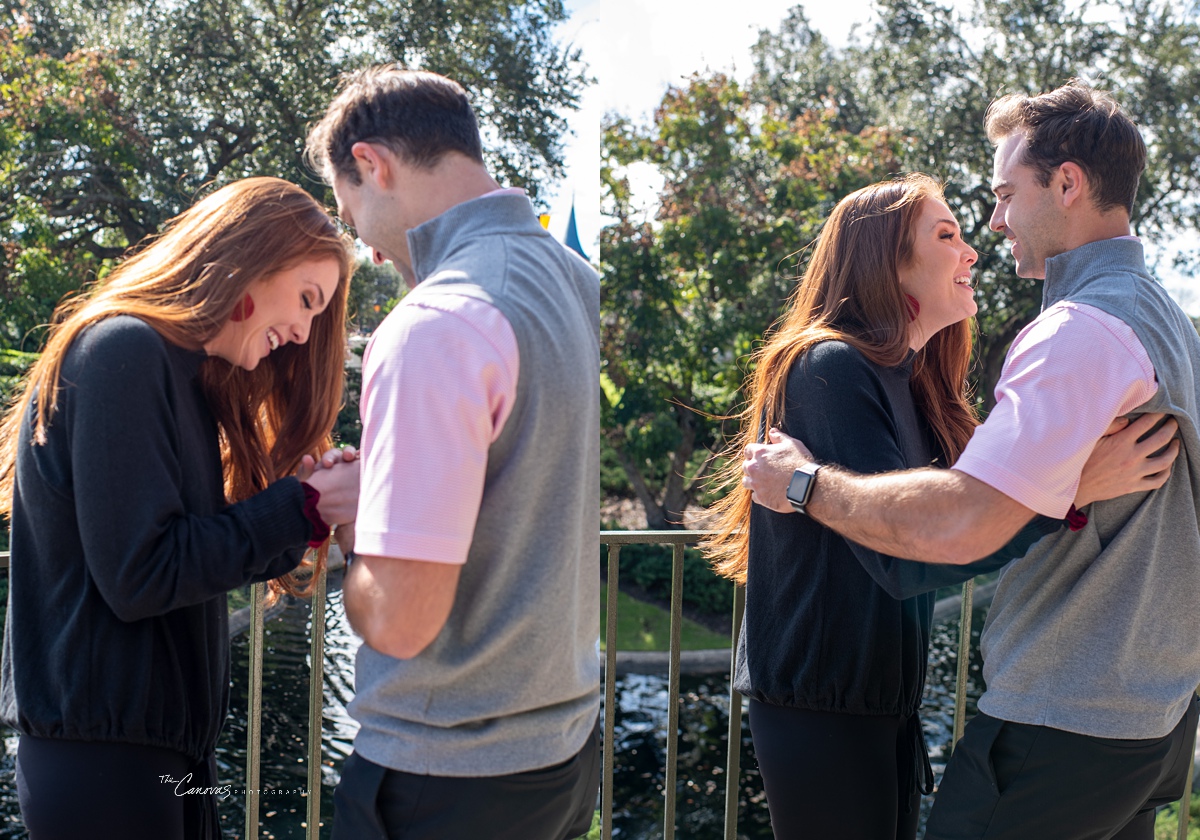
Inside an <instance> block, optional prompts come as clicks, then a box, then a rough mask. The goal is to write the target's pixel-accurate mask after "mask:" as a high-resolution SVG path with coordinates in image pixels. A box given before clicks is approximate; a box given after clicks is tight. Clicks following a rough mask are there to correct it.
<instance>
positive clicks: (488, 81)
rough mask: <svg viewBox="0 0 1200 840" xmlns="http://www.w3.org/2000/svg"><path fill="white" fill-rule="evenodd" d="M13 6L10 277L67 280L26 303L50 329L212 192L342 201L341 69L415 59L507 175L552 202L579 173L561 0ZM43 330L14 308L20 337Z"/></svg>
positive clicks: (2, 208)
mask: <svg viewBox="0 0 1200 840" xmlns="http://www.w3.org/2000/svg"><path fill="white" fill-rule="evenodd" d="M10 12H11V13H12V14H13V16H12V18H11V19H9V20H5V21H0V27H2V28H0V61H2V62H3V65H0V69H2V70H3V75H2V76H0V114H4V115H15V118H13V119H11V120H10V119H7V118H6V119H4V120H0V166H2V167H3V170H2V173H3V177H2V178H0V242H3V245H4V254H5V262H4V264H3V266H4V267H3V269H2V270H3V271H4V272H5V275H4V277H0V279H4V278H9V279H11V280H12V283H9V284H8V286H6V288H8V287H10V286H11V287H12V288H14V289H16V288H21V289H24V288H29V289H31V290H34V291H38V290H37V289H35V288H34V287H35V286H37V283H39V282H42V280H43V279H46V278H52V280H53V282H50V285H51V286H53V288H52V289H49V290H47V291H46V292H45V293H44V294H33V295H17V294H14V295H13V296H10V298H9V300H10V301H11V300H12V299H13V298H14V297H17V296H24V297H26V298H27V299H28V300H30V301H31V303H30V308H31V309H32V310H33V311H32V312H31V313H29V318H32V319H34V323H39V322H40V321H38V320H37V319H39V318H40V319H42V320H44V319H45V318H46V317H48V315H49V310H48V309H47V308H46V305H45V304H46V301H47V300H51V301H52V300H57V296H58V295H59V294H61V292H62V291H64V290H69V289H73V288H78V286H79V284H80V282H82V280H83V279H85V278H86V277H88V276H92V275H94V274H95V273H96V272H98V271H102V270H103V266H104V265H105V263H106V261H109V260H112V259H113V258H115V257H117V256H119V255H120V254H121V253H123V252H124V251H125V249H126V248H128V247H129V246H131V245H133V244H135V243H137V242H139V241H141V240H142V239H143V238H144V237H145V236H147V235H149V234H152V233H154V232H156V231H158V230H159V229H160V228H161V226H162V224H163V222H164V221H166V220H167V219H168V218H170V217H171V216H173V215H175V214H177V213H179V212H180V211H181V210H183V209H184V208H186V207H187V206H189V205H190V204H192V203H193V201H194V200H195V199H196V197H197V195H198V194H200V193H201V192H202V191H203V190H204V189H206V188H207V187H208V186H209V185H212V184H219V183H224V182H227V181H229V180H232V179H235V178H240V177H245V176H248V175H263V174H268V175H276V176H279V177H282V178H285V179H287V180H290V181H292V182H294V183H297V184H300V185H301V186H304V187H305V188H307V189H309V190H310V191H312V192H313V193H314V194H315V195H317V196H318V197H319V198H323V199H324V200H326V201H327V202H328V201H329V200H330V198H331V196H330V194H329V193H328V192H327V190H326V188H325V186H324V185H323V184H321V183H319V181H318V180H317V179H316V178H315V176H314V174H313V173H311V172H309V171H308V170H307V168H306V167H305V165H304V163H303V160H302V152H303V146H304V138H305V134H306V133H307V127H308V125H310V124H311V123H312V122H313V121H314V120H315V119H316V118H318V117H319V116H320V115H321V113H322V112H323V110H324V107H325V105H326V103H327V102H328V100H329V98H330V97H331V96H332V94H333V91H334V89H335V87H336V85H337V80H338V78H339V76H340V75H341V74H342V73H345V72H347V71H350V70H353V69H356V68H359V67H362V66H366V65H369V64H375V63H380V62H398V63H400V64H402V65H404V66H408V67H419V68H422V69H428V70H433V71H436V72H440V73H444V74H446V75H448V76H451V77H452V78H455V79H457V80H459V81H460V82H462V84H463V85H464V86H465V87H466V88H467V89H468V90H469V91H471V92H472V95H473V101H474V104H475V105H476V108H477V111H478V114H479V117H480V122H481V127H482V129H483V132H484V135H485V148H486V150H487V151H486V155H487V157H488V162H489V164H490V165H491V167H492V168H493V170H494V171H496V172H497V174H498V177H500V178H501V179H503V180H506V181H508V182H510V183H513V184H515V185H520V186H524V187H525V188H526V189H527V190H528V191H529V192H530V194H531V197H533V198H534V199H535V200H536V198H537V194H538V190H539V184H540V183H541V182H542V181H544V179H546V178H547V177H555V176H558V175H561V173H562V147H561V142H560V138H561V136H562V133H563V131H564V130H565V128H566V123H565V118H564V114H565V113H566V112H567V111H568V110H570V109H572V108H575V107H577V106H578V102H579V97H580V94H581V92H582V89H583V86H584V84H585V83H586V81H587V79H586V77H585V75H584V72H583V68H582V66H581V64H580V57H579V51H578V50H577V49H576V48H574V47H572V46H570V45H567V46H563V45H561V44H558V43H556V42H555V41H554V40H553V37H552V30H553V26H554V25H555V24H556V23H558V22H559V21H561V20H563V19H564V17H565V13H564V11H563V7H562V3H561V0H538V2H516V0H405V1H404V2H398V3H381V2H377V1H376V0H280V2H267V0H196V2H187V3H143V2H135V0H21V2H19V5H17V6H16V7H15V9H14V8H12V7H10ZM40 246H45V247H46V248H49V250H50V251H51V252H52V255H51V257H50V262H49V263H47V264H46V265H45V266H44V274H45V276H46V277H45V278H43V275H42V274H40V273H39V272H41V271H42V269H43V267H40V266H39V265H37V264H36V263H37V260H38V258H39V257H38V250H37V249H38V247H40ZM14 272H16V277H15V279H14V278H12V275H13V273H14ZM47 282H49V281H48V280H47ZM14 283H15V284H17V285H16V286H13V285H12V284H14ZM22 283H23V284H25V286H20V284H22ZM50 305H51V306H52V302H51V304H50ZM29 318H26V317H25V316H24V315H23V314H21V315H20V316H18V313H15V312H13V313H10V312H9V311H8V310H7V309H6V310H5V311H4V313H3V319H2V320H4V321H7V322H8V324H0V327H5V328H6V335H5V338H6V339H8V340H9V341H11V340H12V336H13V335H14V334H15V333H19V332H21V331H22V330H27V329H28V326H29V325H28V324H27V321H28V320H29ZM27 349H29V348H28V347H27Z"/></svg>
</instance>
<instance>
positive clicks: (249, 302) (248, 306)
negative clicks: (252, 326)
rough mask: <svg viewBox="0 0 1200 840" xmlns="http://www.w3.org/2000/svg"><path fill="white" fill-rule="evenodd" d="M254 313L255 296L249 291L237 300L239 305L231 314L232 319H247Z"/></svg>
mask: <svg viewBox="0 0 1200 840" xmlns="http://www.w3.org/2000/svg"><path fill="white" fill-rule="evenodd" d="M253 314H254V298H252V297H250V294H249V293H247V294H246V296H245V297H244V298H242V299H241V300H239V301H238V302H237V306H235V307H233V314H231V315H230V316H229V320H230V321H245V320H246V319H247V318H249V317H250V316H251V315H253Z"/></svg>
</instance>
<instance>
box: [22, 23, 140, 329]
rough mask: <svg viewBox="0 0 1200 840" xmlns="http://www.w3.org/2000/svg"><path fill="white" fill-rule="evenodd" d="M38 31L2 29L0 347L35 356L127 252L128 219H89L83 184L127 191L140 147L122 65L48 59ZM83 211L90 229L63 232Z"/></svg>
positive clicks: (99, 58)
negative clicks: (56, 317)
mask: <svg viewBox="0 0 1200 840" xmlns="http://www.w3.org/2000/svg"><path fill="white" fill-rule="evenodd" d="M31 33H32V29H31V27H30V26H28V25H27V24H26V25H21V26H7V27H0V346H3V347H9V348H15V349H18V350H26V351H28V350H36V349H38V347H39V346H40V344H41V339H42V331H41V330H39V329H38V327H39V326H41V325H43V324H45V323H46V322H47V321H48V319H49V317H50V313H51V312H52V311H53V309H54V306H55V305H56V304H57V303H58V301H59V300H60V299H61V298H62V297H63V296H64V295H66V294H68V293H69V292H71V291H74V290H75V289H78V288H80V287H81V286H82V285H83V284H84V283H85V282H87V280H89V279H91V278H92V277H93V276H94V272H95V271H96V269H97V268H98V267H99V259H101V258H103V257H104V256H106V255H108V254H111V253H119V251H120V250H121V249H122V248H123V246H124V244H125V241H124V238H123V234H122V232H121V226H122V218H121V216H120V214H119V212H117V211H116V210H115V209H114V208H113V207H112V205H109V206H107V207H93V208H91V209H89V210H87V211H83V210H82V207H83V206H84V205H85V204H86V203H87V198H86V195H87V194H88V193H89V192H90V191H92V188H86V187H84V186H83V185H84V183H85V182H90V183H91V184H94V185H95V187H94V190H107V191H109V192H110V193H116V192H119V191H121V190H122V188H123V187H122V185H123V184H124V183H126V182H127V181H128V180H130V179H131V178H132V177H133V175H134V171H135V167H136V162H137V157H138V150H139V142H140V138H139V135H138V134H137V132H136V130H135V129H134V127H133V125H132V123H131V121H130V120H129V119H128V118H127V117H126V116H125V115H124V114H123V113H122V112H121V111H120V109H119V107H118V97H117V94H116V93H115V91H114V84H115V81H116V78H117V76H118V72H119V66H118V65H117V63H116V62H114V61H113V60H111V58H109V57H108V56H107V55H105V54H103V53H100V52H95V51H77V52H73V53H70V54H68V55H66V56H65V57H62V58H56V57H53V56H50V55H47V54H45V53H38V52H36V51H35V50H33V49H32V47H31V43H30V38H31ZM93 152H94V154H93ZM49 181H54V182H56V183H57V185H58V186H57V188H56V192H55V193H54V194H53V195H51V194H48V193H47V192H46V191H45V185H46V184H47V183H48V182H49ZM81 212H87V213H88V214H89V222H88V224H87V225H85V226H74V225H64V224H63V222H62V220H63V219H64V218H67V217H70V216H72V215H74V214H79V213H81ZM115 242H120V246H121V247H115V246H114V244H113V243H115Z"/></svg>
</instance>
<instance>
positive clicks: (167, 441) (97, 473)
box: [0, 316, 312, 761]
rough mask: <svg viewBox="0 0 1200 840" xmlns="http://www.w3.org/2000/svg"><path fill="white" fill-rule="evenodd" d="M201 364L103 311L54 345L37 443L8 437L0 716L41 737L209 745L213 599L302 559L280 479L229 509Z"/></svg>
mask: <svg viewBox="0 0 1200 840" xmlns="http://www.w3.org/2000/svg"><path fill="white" fill-rule="evenodd" d="M204 359H205V354H204V353H203V352H202V351H200V352H197V351H189V350H185V349H182V348H179V347H176V346H174V345H171V344H169V343H168V342H166V341H165V340H164V339H163V338H162V336H161V335H159V333H158V332H157V331H155V330H154V329H153V328H151V327H150V326H149V325H147V324H146V323H144V322H143V321H141V320H138V319H136V318H132V317H129V316H119V317H113V318H109V319H106V320H104V321H101V322H100V323H98V324H95V325H93V326H92V327H90V328H88V329H87V330H86V331H85V332H84V333H82V334H81V335H80V336H79V337H78V338H77V339H76V340H75V342H74V343H73V344H72V346H71V347H70V349H69V350H68V351H67V354H66V358H65V361H64V364H63V368H62V378H61V391H60V393H59V404H58V411H57V413H56V414H55V416H54V418H53V421H52V422H51V424H50V427H49V429H48V430H47V440H46V443H45V444H44V445H41V446H31V445H30V439H31V438H30V430H31V418H32V408H31V411H30V413H29V414H27V415H26V421H25V424H24V426H23V427H22V431H21V438H20V453H19V455H18V458H17V476H16V490H15V493H14V498H13V515H12V555H11V557H12V561H11V568H10V571H9V575H10V581H9V596H8V597H9V601H8V619H7V622H6V624H5V628H4V653H3V666H2V673H0V719H3V721H4V723H6V724H7V725H9V726H11V727H13V728H15V729H17V730H19V731H20V732H22V733H27V734H29V735H33V736H38V737H43V738H66V739H73V740H82V741H116V742H124V743H132V744H144V745H150V746H155V747H165V748H168V749H172V750H176V751H178V752H182V753H183V754H185V755H187V756H188V757H189V758H191V759H192V760H193V761H202V760H204V759H205V757H206V756H208V755H209V754H211V753H212V751H213V749H214V747H215V745H216V741H217V735H218V732H219V731H220V728H221V725H222V723H223V721H224V719H225V713H226V706H227V702H228V694H229V631H228V616H227V614H226V610H227V607H226V600H225V593H226V592H227V591H228V590H231V589H234V588H236V587H238V586H241V585H243V584H245V583H247V582H250V581H261V580H267V579H269V578H272V577H277V576H279V575H281V574H285V573H287V572H289V571H291V570H292V569H293V568H295V566H296V565H297V564H298V563H299V561H300V559H301V557H302V555H303V550H304V547H305V543H306V541H307V540H308V539H309V535H310V533H311V529H312V526H311V525H310V524H309V522H308V520H307V519H306V518H305V516H304V512H303V505H304V494H303V490H302V488H301V486H300V483H299V482H298V481H297V480H296V479H294V478H286V479H283V480H280V481H276V482H274V483H273V484H272V485H271V486H270V487H268V488H267V489H266V490H265V491H263V492H262V493H259V494H257V495H255V496H254V497H253V498H251V499H248V500H246V501H244V502H239V503H238V504H235V505H226V504H225V498H224V492H223V482H222V473H221V459H220V452H219V449H218V439H217V426H216V422H215V421H214V419H213V417H212V415H211V413H210V412H209V409H208V406H207V403H206V401H205V399H204V396H203V394H202V392H201V390H200V386H199V383H198V381H197V379H196V373H197V371H198V370H199V368H200V365H201V363H202V362H203V361H204Z"/></svg>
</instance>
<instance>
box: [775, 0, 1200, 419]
mask: <svg viewBox="0 0 1200 840" xmlns="http://www.w3.org/2000/svg"><path fill="white" fill-rule="evenodd" d="M960 8H961V7H955V8H950V7H947V6H942V5H940V4H938V3H936V2H933V1H932V0H877V4H876V13H877V15H878V22H877V24H876V26H875V28H874V29H873V30H871V31H870V32H869V33H868V34H867V36H866V38H865V39H863V40H856V41H854V42H852V43H851V45H850V46H849V47H848V48H846V49H841V50H839V49H834V48H831V47H830V46H829V45H828V44H827V43H826V42H825V41H824V39H822V38H821V36H820V35H819V33H816V32H814V31H813V30H812V28H811V27H810V26H809V24H808V22H807V20H806V19H805V18H804V15H803V13H802V12H801V11H800V10H799V9H798V8H797V9H795V10H793V11H792V13H791V14H790V15H789V16H788V17H787V19H786V20H785V21H784V22H783V23H782V24H781V26H780V27H779V29H778V30H777V31H775V32H764V33H762V34H761V36H760V39H759V42H758V44H757V46H756V48H755V50H754V54H755V61H756V64H755V66H756V73H755V78H754V82H753V90H754V92H755V95H756V96H758V97H765V98H769V99H772V100H774V101H779V102H787V103H788V105H789V108H791V109H793V110H795V111H803V110H805V109H808V108H811V107H813V106H814V105H815V104H817V103H822V102H827V101H830V100H832V101H834V102H836V104H837V107H838V114H839V117H840V119H841V120H842V123H841V124H842V125H843V127H845V128H847V129H848V130H858V129H860V128H861V127H862V126H865V125H878V126H889V127H891V128H893V129H894V130H896V131H897V132H899V133H900V134H902V135H903V136H904V137H906V138H908V141H909V142H908V143H907V144H906V145H905V148H904V149H903V150H902V153H901V158H902V164H903V168H904V169H906V170H916V171H923V172H928V173H930V174H932V175H935V176H937V177H939V178H942V179H943V180H945V182H946V185H947V190H946V192H947V199H948V201H949V204H950V207H951V209H952V210H954V212H955V213H956V215H957V216H958V219H959V222H960V224H961V225H962V227H963V234H964V237H965V238H966V239H967V241H969V242H970V243H971V244H972V245H974V246H975V248H976V250H977V251H978V252H979V263H978V265H977V267H976V268H977V271H978V274H979V277H980V281H981V282H980V288H979V291H978V292H977V294H976V300H977V301H978V303H979V316H978V322H979V341H978V347H977V358H978V361H979V374H978V382H979V393H980V396H981V397H982V399H983V403H984V405H985V407H990V406H991V404H992V402H993V395H992V387H993V386H994V384H995V382H996V380H997V379H998V378H999V374H1000V367H1001V364H1002V362H1003V360H1004V354H1005V353H1006V352H1007V350H1008V345H1009V344H1010V343H1011V342H1012V340H1013V338H1015V337H1016V334H1017V333H1018V332H1019V331H1020V329H1021V328H1022V327H1023V326H1024V325H1025V324H1027V323H1028V322H1029V321H1030V320H1032V318H1033V317H1034V316H1036V314H1037V313H1038V311H1039V310H1040V308H1041V282H1040V281H1037V280H1029V279H1022V278H1018V277H1016V276H1015V275H1014V274H1013V270H1012V260H1011V257H1010V255H1009V254H1008V248H1007V246H1004V245H1003V237H1002V236H1001V235H999V234H997V233H995V232H993V231H991V230H990V229H989V228H988V220H989V218H990V216H991V212H992V208H993V205H994V201H993V199H992V195H991V190H990V180H991V164H992V149H991V146H990V144H989V143H988V140H987V136H986V134H985V132H984V123H983V118H984V113H985V111H986V110H987V106H988V104H989V103H990V102H991V101H992V100H993V99H995V98H996V97H998V96H1001V95H1004V94H1008V93H1037V92H1040V91H1045V90H1051V89H1053V88H1056V87H1058V86H1060V85H1062V84H1064V83H1065V82H1067V81H1068V80H1070V79H1071V78H1075V77H1079V78H1084V79H1086V80H1088V81H1090V82H1091V83H1093V84H1094V85H1095V86H1097V87H1099V88H1102V89H1107V90H1109V91H1111V92H1112V93H1113V94H1114V95H1115V96H1116V97H1117V99H1118V101H1120V102H1121V103H1122V105H1123V106H1124V107H1125V108H1126V110H1127V111H1128V112H1129V113H1130V114H1131V115H1132V117H1133V118H1134V120H1135V121H1136V122H1137V123H1138V125H1139V126H1140V127H1141V129H1142V133H1143V136H1144V137H1145V139H1146V141H1147V144H1148V147H1149V153H1150V154H1149V165H1148V168H1147V172H1146V174H1145V176H1144V177H1143V179H1142V183H1141V187H1140V190H1139V194H1138V201H1137V205H1136V207H1135V215H1134V219H1133V222H1134V228H1135V232H1136V233H1138V234H1140V235H1142V236H1144V237H1146V238H1147V239H1149V240H1150V241H1152V242H1153V241H1158V242H1162V241H1163V240H1164V239H1166V238H1168V237H1170V236H1171V235H1172V234H1173V233H1176V232H1178V231H1179V230H1180V229H1192V230H1195V229H1196V228H1197V213H1196V211H1197V195H1200V17H1198V16H1197V6H1196V5H1195V3H1194V2H1193V0H1187V2H1184V3H1181V2H1171V1H1170V0H1116V1H1115V2H1087V1H1086V0H1085V2H1082V3H1079V2H1074V0H1071V1H1070V2H1068V0H989V2H986V3H984V2H978V3H976V4H975V5H974V6H972V7H969V8H967V9H966V10H965V11H960Z"/></svg>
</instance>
